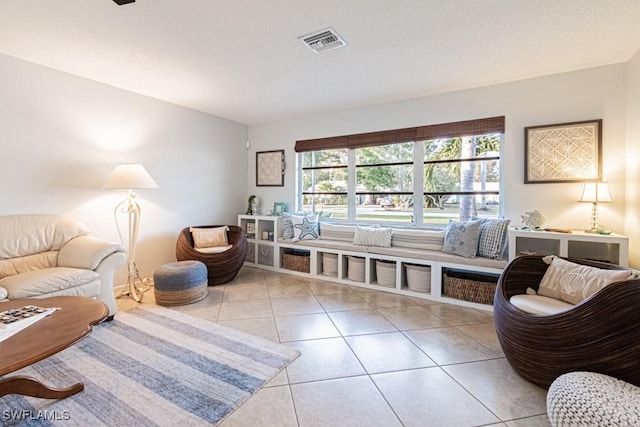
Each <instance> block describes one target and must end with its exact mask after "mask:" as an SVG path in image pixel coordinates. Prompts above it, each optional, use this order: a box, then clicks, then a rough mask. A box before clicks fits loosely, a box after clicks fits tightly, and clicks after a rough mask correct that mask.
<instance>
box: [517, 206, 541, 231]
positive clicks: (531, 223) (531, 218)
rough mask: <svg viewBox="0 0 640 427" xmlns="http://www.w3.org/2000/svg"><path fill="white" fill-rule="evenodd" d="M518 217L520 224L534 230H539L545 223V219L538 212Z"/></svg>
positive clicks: (526, 213)
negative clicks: (520, 219) (520, 220)
mask: <svg viewBox="0 0 640 427" xmlns="http://www.w3.org/2000/svg"><path fill="white" fill-rule="evenodd" d="M520 216H521V217H522V223H523V224H524V225H526V226H527V227H529V228H532V229H534V230H538V229H540V228H541V227H542V225H543V224H544V223H545V222H546V221H547V217H546V216H544V215H543V214H542V212H540V211H539V210H534V211H531V212H525V213H524V215H520Z"/></svg>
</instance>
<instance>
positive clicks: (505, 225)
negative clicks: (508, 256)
mask: <svg viewBox="0 0 640 427" xmlns="http://www.w3.org/2000/svg"><path fill="white" fill-rule="evenodd" d="M472 221H480V239H479V240H478V256H481V257H485V258H492V259H502V258H504V249H505V247H506V245H507V232H508V230H509V224H510V223H511V220H510V219H488V218H476V217H474V218H472Z"/></svg>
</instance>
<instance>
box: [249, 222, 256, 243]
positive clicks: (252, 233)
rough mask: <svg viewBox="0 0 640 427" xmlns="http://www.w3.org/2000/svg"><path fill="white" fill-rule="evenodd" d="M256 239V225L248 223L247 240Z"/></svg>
mask: <svg viewBox="0 0 640 427" xmlns="http://www.w3.org/2000/svg"><path fill="white" fill-rule="evenodd" d="M255 237H256V223H255V222H248V223H247V239H254V238H255Z"/></svg>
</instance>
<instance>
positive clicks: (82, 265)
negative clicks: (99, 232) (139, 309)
mask: <svg viewBox="0 0 640 427" xmlns="http://www.w3.org/2000/svg"><path fill="white" fill-rule="evenodd" d="M125 263H126V255H125V251H124V248H123V246H122V245H121V244H119V243H114V242H107V241H104V240H100V239H97V238H95V237H93V236H90V235H89V229H88V228H87V226H86V225H85V224H83V223H82V222H81V221H79V220H77V219H75V218H71V217H67V216H57V215H44V214H31V215H7V216H0V301H2V300H4V299H17V298H44V297H50V296H59V295H80V296H87V297H92V298H98V299H99V300H101V301H103V302H104V303H105V304H106V305H107V306H108V307H109V315H110V316H113V315H114V314H115V313H116V312H117V307H116V302H115V298H114V294H113V278H114V273H115V271H116V270H117V269H118V268H119V267H121V266H123V265H124V264H125Z"/></svg>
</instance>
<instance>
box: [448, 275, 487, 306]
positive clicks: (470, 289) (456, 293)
mask: <svg viewBox="0 0 640 427" xmlns="http://www.w3.org/2000/svg"><path fill="white" fill-rule="evenodd" d="M443 277H444V279H443V283H444V286H443V290H442V294H443V295H444V296H447V297H451V298H456V299H461V300H465V301H470V302H477V303H480V304H493V295H494V294H495V293H496V282H483V281H480V280H474V279H467V278H460V277H451V276H449V275H446V274H445V275H444V276H443ZM487 279H490V278H489V277H487Z"/></svg>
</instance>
